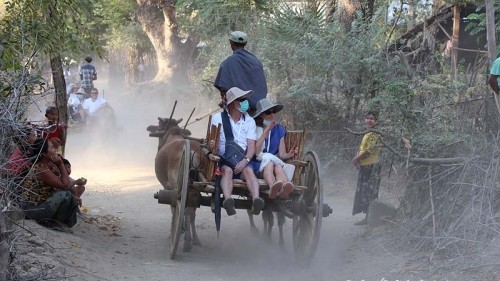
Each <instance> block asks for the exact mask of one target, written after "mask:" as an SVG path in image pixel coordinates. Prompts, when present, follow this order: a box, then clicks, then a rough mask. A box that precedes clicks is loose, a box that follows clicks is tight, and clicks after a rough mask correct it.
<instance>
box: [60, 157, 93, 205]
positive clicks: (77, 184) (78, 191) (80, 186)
mask: <svg viewBox="0 0 500 281" xmlns="http://www.w3.org/2000/svg"><path fill="white" fill-rule="evenodd" d="M62 161H63V164H64V167H65V168H66V171H67V172H68V176H70V175H71V163H70V162H69V161H68V159H66V158H63V160H62ZM69 180H70V182H73V183H74V185H73V187H72V188H71V193H73V195H74V196H75V197H76V198H80V204H79V205H80V206H81V202H82V201H81V198H82V194H83V193H84V192H85V184H87V180H86V179H85V178H79V179H77V180H74V179H73V178H71V177H69Z"/></svg>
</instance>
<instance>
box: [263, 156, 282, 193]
mask: <svg viewBox="0 0 500 281" xmlns="http://www.w3.org/2000/svg"><path fill="white" fill-rule="evenodd" d="M273 170H274V163H273V162H269V164H267V165H266V167H264V170H263V171H262V177H263V178H264V181H266V183H267V185H268V186H269V187H271V186H272V185H273V183H274V182H275V181H276V178H275V177H274V173H273ZM281 181H283V180H281Z"/></svg>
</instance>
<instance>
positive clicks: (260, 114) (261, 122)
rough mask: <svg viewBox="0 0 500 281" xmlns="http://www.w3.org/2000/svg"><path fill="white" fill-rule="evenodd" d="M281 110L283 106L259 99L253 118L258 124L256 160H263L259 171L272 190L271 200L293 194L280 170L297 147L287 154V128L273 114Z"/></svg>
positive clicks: (296, 150) (283, 172) (270, 193)
mask: <svg viewBox="0 0 500 281" xmlns="http://www.w3.org/2000/svg"><path fill="white" fill-rule="evenodd" d="M282 109H283V105H281V104H274V103H272V102H271V101H270V100H268V99H262V100H260V101H259V102H257V111H256V112H255V114H254V116H253V118H255V123H256V125H257V143H256V145H255V151H256V153H255V154H256V156H257V160H258V161H259V160H260V161H262V162H261V165H260V170H259V171H260V172H262V176H263V178H264V180H265V181H266V183H267V184H268V185H269V186H270V187H271V190H270V192H269V198H270V199H274V198H276V197H277V196H279V197H280V198H282V199H286V198H288V195H289V194H290V193H291V192H292V191H293V184H292V183H291V182H290V180H291V179H289V178H288V177H287V176H286V174H285V171H284V170H283V167H284V165H285V163H284V162H283V161H282V160H288V159H290V158H292V157H294V156H295V155H297V153H298V148H297V147H294V148H292V149H291V150H290V151H289V152H286V147H285V135H286V129H285V127H283V126H282V125H280V124H278V123H277V121H276V113H278V112H279V111H281V110H282Z"/></svg>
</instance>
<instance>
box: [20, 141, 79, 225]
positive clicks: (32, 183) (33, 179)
mask: <svg viewBox="0 0 500 281" xmlns="http://www.w3.org/2000/svg"><path fill="white" fill-rule="evenodd" d="M31 157H32V159H34V160H33V162H34V164H33V168H32V169H31V171H30V173H29V174H28V176H27V177H26V179H25V180H24V183H23V187H24V190H23V196H22V197H23V201H22V205H23V209H24V213H25V215H26V217H27V218H30V219H34V220H36V221H37V222H39V223H41V224H44V225H46V226H49V227H54V229H56V230H67V229H68V228H69V227H72V226H73V225H75V224H76V213H77V209H78V204H81V199H80V198H77V197H76V196H74V195H72V193H71V191H70V190H71V188H72V187H73V186H74V185H75V183H74V181H70V178H69V176H68V171H67V170H66V168H65V167H64V163H63V159H62V157H61V156H60V155H58V154H57V153H56V150H55V148H54V145H53V144H52V142H50V141H46V140H44V139H37V140H36V141H35V142H34V144H33V147H32V150H31ZM68 232H70V231H68Z"/></svg>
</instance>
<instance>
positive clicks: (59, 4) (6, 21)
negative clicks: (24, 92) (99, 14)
mask: <svg viewBox="0 0 500 281" xmlns="http://www.w3.org/2000/svg"><path fill="white" fill-rule="evenodd" d="M93 4H94V1H77V0H64V1H59V0H38V1H29V0H21V1H14V0H9V1H6V4H5V7H6V11H5V12H6V14H5V17H4V18H3V19H2V21H1V22H0V34H1V36H2V38H3V40H4V42H6V43H7V44H8V45H10V46H11V48H8V49H6V51H5V53H4V56H5V58H7V59H6V60H5V61H6V62H8V66H9V67H10V68H19V67H20V63H21V62H20V61H15V60H11V59H8V58H16V54H15V52H17V51H19V50H21V49H29V50H32V51H33V53H32V54H31V55H35V54H38V53H43V54H50V53H54V54H59V55H61V57H64V56H68V55H72V54H83V53H89V51H95V52H98V53H100V52H101V51H102V48H101V44H100V43H99V42H98V40H97V39H96V38H97V36H96V35H97V34H98V29H97V28H96V25H95V24H94V23H95V21H94V19H93V14H92V5H93ZM20 15H21V16H20Z"/></svg>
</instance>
